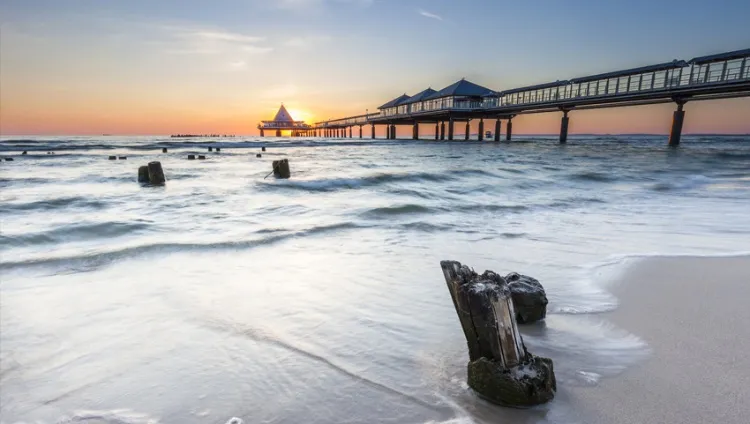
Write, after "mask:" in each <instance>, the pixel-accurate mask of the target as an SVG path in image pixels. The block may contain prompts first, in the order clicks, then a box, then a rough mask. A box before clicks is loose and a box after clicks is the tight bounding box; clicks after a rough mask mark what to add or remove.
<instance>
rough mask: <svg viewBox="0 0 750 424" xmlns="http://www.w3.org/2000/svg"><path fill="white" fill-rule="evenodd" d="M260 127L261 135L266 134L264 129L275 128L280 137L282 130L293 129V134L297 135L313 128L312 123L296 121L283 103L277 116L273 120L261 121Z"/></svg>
mask: <svg viewBox="0 0 750 424" xmlns="http://www.w3.org/2000/svg"><path fill="white" fill-rule="evenodd" d="M258 129H259V130H260V135H261V137H263V136H264V135H265V134H264V131H266V130H275V131H276V136H277V137H280V136H281V131H291V132H292V136H297V135H300V134H301V133H305V132H308V131H310V130H312V129H313V128H312V126H311V125H309V124H306V123H305V122H304V121H295V120H294V118H292V115H290V114H289V112H288V111H287V110H286V108H285V107H284V104H283V103H282V104H281V107H280V108H279V111H278V112H276V116H275V117H274V118H273V121H260V124H258Z"/></svg>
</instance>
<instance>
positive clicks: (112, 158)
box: [48, 153, 117, 160]
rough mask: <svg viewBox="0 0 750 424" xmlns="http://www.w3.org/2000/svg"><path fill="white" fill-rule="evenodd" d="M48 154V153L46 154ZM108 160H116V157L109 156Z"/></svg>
mask: <svg viewBox="0 0 750 424" xmlns="http://www.w3.org/2000/svg"><path fill="white" fill-rule="evenodd" d="M48 154H49V153H48ZM109 160H117V156H110V157H109Z"/></svg>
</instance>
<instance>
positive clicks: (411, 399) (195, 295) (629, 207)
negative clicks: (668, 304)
mask: <svg viewBox="0 0 750 424" xmlns="http://www.w3.org/2000/svg"><path fill="white" fill-rule="evenodd" d="M208 146H213V147H217V146H218V147H221V149H222V151H221V152H219V153H217V152H207V147H208ZM261 146H266V147H267V151H266V152H264V153H263V157H262V158H256V157H255V155H256V153H259V152H260V147H261ZM162 147H167V148H169V153H166V154H164V153H161V148H162ZM23 150H26V151H28V154H27V155H24V156H21V155H20V154H19V153H20V152H21V151H23ZM48 151H50V152H52V151H53V152H54V154H47V152H48ZM189 153H194V154H205V155H207V159H206V160H204V161H198V160H196V161H188V160H186V156H187V155H188V154H189ZM0 154H1V155H2V156H3V157H13V158H14V159H15V160H14V161H12V162H5V161H3V162H2V163H1V164H0V200H1V205H0V261H1V263H0V384H1V385H2V390H1V391H0V405H1V406H0V420H1V421H2V422H3V423H19V422H28V423H31V422H33V423H36V422H40V423H61V422H89V423H157V422H158V423H196V424H197V423H225V422H227V421H229V420H230V419H231V418H232V417H237V418H240V419H241V420H243V421H244V422H245V423H334V422H347V423H429V422H433V423H442V422H446V423H472V422H475V423H490V422H502V419H503V418H505V419H507V420H510V421H509V422H528V423H532V422H553V423H566V422H570V420H571V419H572V418H571V417H572V416H573V414H571V411H570V410H569V404H568V403H567V402H566V397H567V393H568V390H570V387H574V386H581V385H585V386H591V387H593V390H596V385H597V383H598V381H600V380H601V379H604V378H613V377H615V376H616V375H617V374H618V373H621V372H622V371H623V370H625V369H627V368H628V367H630V366H633V365H634V364H636V363H638V362H639V361H642V360H644V359H645V358H647V357H648V354H649V346H648V345H647V344H645V343H644V342H643V341H642V340H641V339H640V338H639V337H638V336H637V335H635V334H630V333H628V332H627V331H625V330H623V329H620V328H617V327H615V326H613V325H611V324H609V323H608V322H607V321H606V319H603V318H602V317H601V316H600V315H599V313H600V312H603V311H607V310H611V309H613V308H616V307H617V299H616V298H615V297H614V296H613V295H611V294H610V293H609V292H608V291H607V287H606V282H607V281H608V280H609V279H610V278H611V275H610V274H611V273H612V272H616V267H612V266H611V265H612V264H618V263H621V262H622V261H624V260H627V258H630V257H637V256H639V255H651V254H693V255H723V254H732V253H736V252H742V251H748V250H750V244H748V240H750V219H749V218H748V211H750V172H749V171H750V137H742V136H685V137H684V138H683V144H682V145H681V146H680V147H679V148H678V149H670V148H668V147H667V146H666V138H665V137H664V136H571V137H570V140H569V143H568V144H567V145H565V146H560V145H558V144H557V143H556V141H555V139H554V137H516V140H514V141H513V142H510V143H505V142H503V143H493V142H483V143H479V142H450V143H449V142H432V141H419V142H414V141H386V140H376V141H370V140H363V141H360V140H326V139H306V138H295V139H288V140H286V141H281V142H280V141H278V140H274V139H259V138H253V137H247V138H243V137H238V138H232V139H221V138H219V139H191V140H187V141H185V140H179V139H171V138H169V137H166V138H165V137H3V138H2V139H0ZM109 155H124V156H127V160H116V161H109V160H108V159H107V157H108V156H109ZM279 158H289V159H290V163H291V169H292V178H291V179H289V180H275V179H273V177H272V176H271V177H269V178H265V179H264V177H265V176H266V175H267V174H268V172H270V170H271V165H270V161H271V160H274V159H279ZM152 160H160V161H161V162H162V164H163V166H164V169H165V173H166V176H167V180H168V181H167V184H166V186H165V187H141V186H140V185H139V184H138V183H137V182H136V177H137V168H138V166H139V165H144V164H146V163H147V162H149V161H152ZM443 259H455V260H458V261H461V262H463V263H465V264H467V265H470V266H472V267H474V268H475V269H476V270H477V271H480V272H481V271H483V270H484V269H491V270H494V271H496V272H498V273H502V274H504V273H508V272H511V271H517V272H520V273H525V274H528V275H531V276H534V277H536V278H538V279H539V280H540V281H541V283H542V284H543V285H544V286H545V288H546V290H547V295H548V298H549V300H550V303H549V313H548V317H547V319H546V320H545V322H544V323H540V324H536V325H531V326H523V327H522V328H521V331H522V333H523V335H524V340H525V342H526V344H527V346H528V348H529V350H530V351H531V352H532V353H534V354H538V355H544V356H549V357H551V358H553V360H554V361H555V371H556V374H557V378H558V387H559V392H558V396H557V398H556V399H555V400H554V401H553V402H552V403H550V404H548V405H544V406H541V407H537V408H533V409H531V410H508V409H504V408H499V407H497V406H493V405H490V404H488V403H486V402H485V401H482V400H480V399H478V398H477V397H476V396H475V395H474V394H473V393H472V392H471V390H470V389H468V387H467V386H466V384H465V369H466V361H467V349H466V344H465V340H464V337H463V334H462V331H461V328H460V326H459V323H458V319H457V317H456V315H455V311H454V309H453V305H452V303H451V300H450V296H449V294H448V291H447V288H446V286H445V282H444V280H443V276H442V272H441V270H440V267H439V261H440V260H443Z"/></svg>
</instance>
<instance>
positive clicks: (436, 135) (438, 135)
mask: <svg viewBox="0 0 750 424" xmlns="http://www.w3.org/2000/svg"><path fill="white" fill-rule="evenodd" d="M438 137H440V128H439V125H438V123H437V122H435V140H437V139H438Z"/></svg>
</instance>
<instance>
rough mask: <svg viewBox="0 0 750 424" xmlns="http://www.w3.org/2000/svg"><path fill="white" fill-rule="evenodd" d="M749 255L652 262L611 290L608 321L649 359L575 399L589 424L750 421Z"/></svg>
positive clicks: (581, 390) (635, 267)
mask: <svg viewBox="0 0 750 424" xmlns="http://www.w3.org/2000/svg"><path fill="white" fill-rule="evenodd" d="M748 282H750V257H726V258H699V257H667V258H648V259H643V260H640V261H638V262H637V263H636V264H633V265H632V266H631V267H629V269H628V270H627V272H625V273H624V275H623V276H622V277H621V278H619V279H618V281H616V282H615V283H614V285H613V286H612V287H611V289H612V291H613V292H614V293H615V295H616V296H617V297H618V299H619V300H620V306H619V307H618V308H617V310H615V311H614V312H612V313H611V314H607V315H608V317H607V318H608V319H610V320H611V321H613V322H614V323H615V324H617V325H619V326H621V327H622V328H624V329H626V330H628V331H630V332H632V333H634V334H636V335H637V336H639V337H641V338H642V339H644V340H645V341H646V342H647V343H648V344H649V347H650V348H651V349H652V355H651V356H650V357H649V359H647V360H646V361H645V362H643V363H641V364H639V365H637V366H635V367H632V368H630V369H628V370H626V371H625V372H624V373H623V374H621V375H619V376H616V377H614V378H609V379H604V380H603V381H601V383H600V384H599V386H597V387H594V388H576V389H575V390H573V391H572V393H571V397H572V401H573V403H574V407H575V409H576V410H577V411H578V412H579V413H580V417H579V419H580V420H581V421H583V422H586V423H618V424H619V423H680V424H688V423H690V424H698V423H726V424H731V423H737V424H740V423H747V422H748V420H750V402H748V400H749V399H750V356H748V350H750V338H748V335H749V334H750V333H749V332H748V329H747V323H748V322H750V308H748V306H747V302H748V299H750V284H748Z"/></svg>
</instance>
